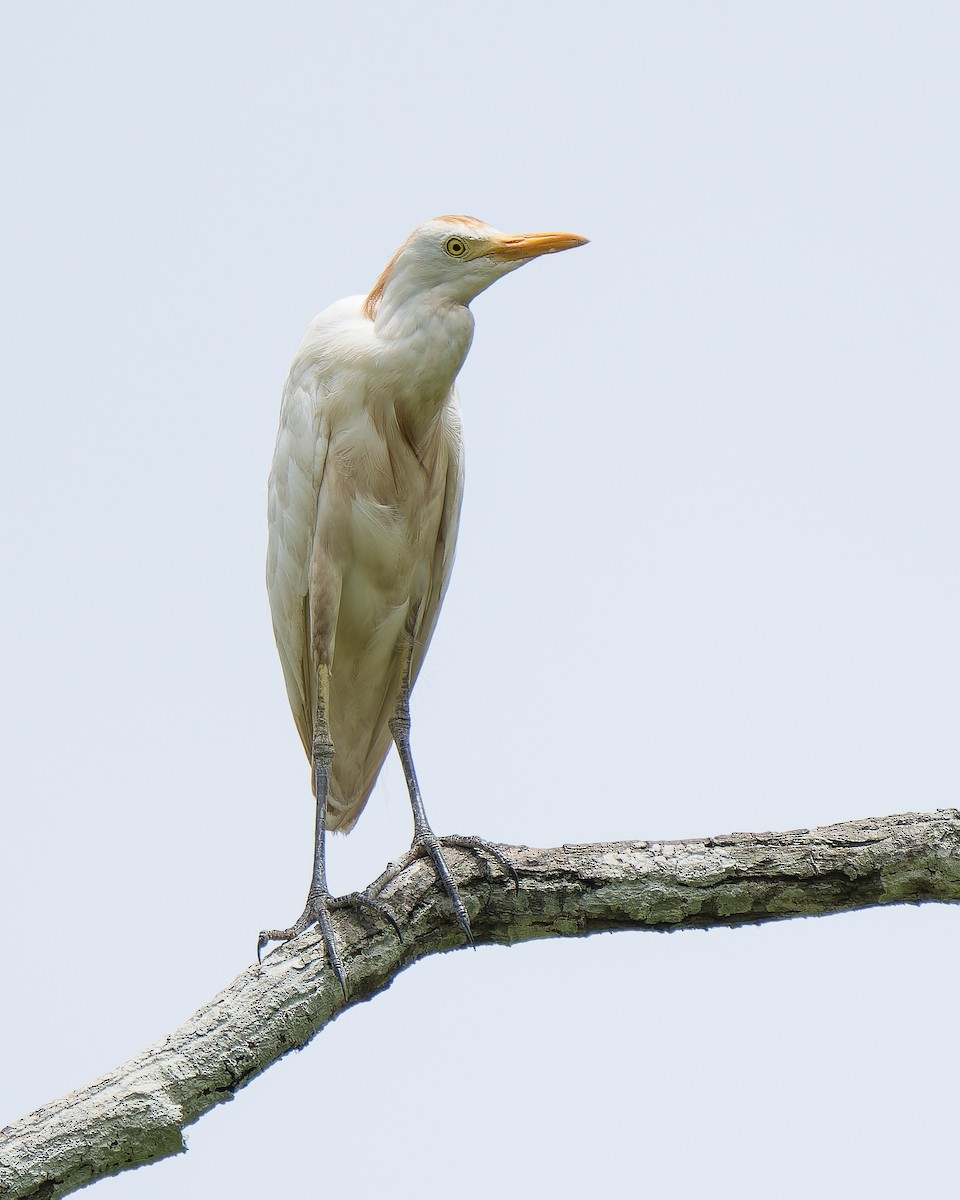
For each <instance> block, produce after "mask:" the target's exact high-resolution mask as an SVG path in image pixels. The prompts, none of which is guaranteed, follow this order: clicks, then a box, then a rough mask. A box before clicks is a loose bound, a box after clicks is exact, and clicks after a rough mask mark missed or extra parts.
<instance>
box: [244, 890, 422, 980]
mask: <svg viewBox="0 0 960 1200" xmlns="http://www.w3.org/2000/svg"><path fill="white" fill-rule="evenodd" d="M344 908H355V909H358V910H359V911H360V912H361V913H364V912H370V913H374V914H375V915H376V916H377V917H379V918H380V919H381V920H383V921H386V922H387V923H388V924H389V925H391V926H392V927H393V931H394V933H395V934H396V935H397V939H398V940H399V941H401V942H402V941H403V934H402V933H401V932H400V926H399V925H398V924H397V922H396V920H395V918H394V916H393V913H391V912H390V910H389V908H387V906H386V905H385V904H384V903H383V901H381V900H377V899H375V898H374V897H373V896H371V895H369V894H368V892H351V893H350V894H349V895H347V896H331V895H330V893H329V892H326V891H317V892H314V891H311V893H310V895H309V896H308V897H307V903H306V906H305V907H304V910H303V912H302V913H301V914H300V916H299V917H298V918H297V919H296V921H294V923H293V924H292V925H291V926H290V928H289V929H264V930H262V932H261V933H260V936H259V937H258V938H257V962H261V961H262V956H263V950H264V947H265V946H267V945H268V944H269V943H270V942H289V941H290V940H291V939H292V938H295V937H299V936H300V934H301V933H304V932H305V931H306V930H308V929H309V928H310V926H311V925H316V926H317V927H318V928H319V930H320V935H321V937H322V938H323V945H324V949H325V950H326V952H327V960H328V961H329V963H330V966H331V967H332V968H333V973H334V974H335V975H336V977H337V981H338V982H339V984H340V990H341V991H342V992H343V998H344V1000H346V999H347V980H346V975H345V974H344V970H343V960H342V959H341V957H340V951H339V949H338V948H337V940H336V938H335V937H334V933H333V925H332V923H331V921H330V914H331V913H332V912H337V911H339V910H340V909H344Z"/></svg>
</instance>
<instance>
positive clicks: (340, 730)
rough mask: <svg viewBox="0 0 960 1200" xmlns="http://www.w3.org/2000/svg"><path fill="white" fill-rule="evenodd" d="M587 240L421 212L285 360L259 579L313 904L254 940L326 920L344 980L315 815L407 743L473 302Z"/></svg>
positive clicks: (343, 817) (438, 562)
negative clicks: (376, 272)
mask: <svg viewBox="0 0 960 1200" xmlns="http://www.w3.org/2000/svg"><path fill="white" fill-rule="evenodd" d="M585 240H586V239H584V238H581V237H578V236H576V235H573V234H529V235H521V236H518V237H508V236H506V235H504V234H501V233H499V232H498V231H497V230H495V229H492V228H491V227H490V226H488V225H485V224H484V223H483V222H481V221H477V220H475V219H474V218H470V217H440V218H438V219H436V220H434V221H429V222H427V223H426V224H424V225H421V226H419V228H417V229H416V230H414V232H413V233H412V234H411V235H410V237H409V238H408V239H407V241H406V242H405V243H404V245H403V246H402V247H401V248H400V249H399V250H398V251H397V253H396V254H395V255H394V257H393V259H392V260H391V262H390V264H389V265H388V266H387V268H386V270H385V271H384V272H383V274H382V275H381V277H380V279H379V280H378V281H377V283H376V285H375V286H374V288H373V290H372V291H371V292H370V293H369V294H368V295H367V296H354V297H351V298H349V299H347V300H341V301H339V302H338V303H336V304H334V305H332V306H331V307H330V308H328V309H326V310H325V311H324V312H322V313H321V314H320V315H319V316H318V317H316V318H315V320H314V321H313V322H312V324H311V325H310V327H309V329H308V330H307V333H306V336H305V337H304V339H303V342H302V343H301V345H300V348H299V350H298V351H297V355H296V358H295V359H294V362H293V366H292V367H291V369H290V374H289V376H288V378H287V382H286V386H285V388H284V392H283V401H282V407H281V412H280V429H279V432H278V435H277V444H276V450H275V452H274V457H273V466H272V469H271V472H270V480H269V485H268V525H269V544H268V553H267V589H268V593H269V597H270V609H271V613H272V616H273V626H274V632H275V634H276V639H277V647H278V649H279V652H280V660H281V663H282V665H283V673H284V679H285V681H286V686H287V695H288V696H289V699H290V705H291V708H292V709H293V715H294V720H295V721H296V724H297V729H298V730H299V732H300V737H301V739H302V741H303V746H304V749H305V751H306V753H307V757H308V758H310V759H311V761H312V765H313V769H314V771H313V774H314V790H315V791H316V792H317V804H318V821H317V847H316V859H315V866H314V879H313V883H312V885H311V892H310V896H309V897H308V901H307V907H306V908H305V910H304V913H303V915H302V916H301V918H300V920H299V921H298V922H297V923H296V924H295V925H294V926H291V928H290V929H289V930H279V931H277V930H273V931H268V932H267V933H265V934H263V935H261V945H262V944H263V943H264V942H265V940H268V939H270V938H273V937H289V936H293V935H294V934H295V933H299V932H301V931H302V929H303V928H306V927H307V926H308V925H309V924H312V923H313V922H315V921H320V924H321V927H322V928H323V930H324V936H325V940H326V941H327V949H328V952H329V953H330V957H331V960H332V961H333V963H334V966H335V967H336V968H337V971H338V975H339V976H340V978H341V983H343V975H342V969H341V968H340V967H339V963H338V960H337V957H336V951H335V947H334V946H333V943H332V939H331V938H330V936H329V935H328V922H327V920H326V910H327V908H329V906H330V898H329V895H328V893H327V889H326V879H325V868H324V856H323V832H324V829H325V828H327V827H329V828H330V829H339V830H342V831H344V832H346V831H348V830H349V829H350V828H351V827H352V826H353V824H354V823H355V822H356V820H357V818H358V816H359V815H360V812H361V811H362V809H363V807H364V805H365V804H366V801H367V799H368V797H369V795H370V792H371V790H372V788H373V786H374V784H375V783H376V779H377V775H378V774H379V772H380V768H381V766H382V764H383V760H384V758H385V756H386V753H387V750H388V749H389V746H390V741H391V736H393V737H395V738H396V739H397V741H398V746H399V747H400V750H401V758H403V757H404V746H403V745H401V741H403V740H404V739H405V738H406V730H407V728H408V725H409V720H408V713H407V709H406V701H407V698H408V695H409V689H410V687H412V685H413V682H414V681H415V679H416V677H417V674H418V672H419V670H420V667H421V665H422V663H423V658H424V655H425V653H426V650H427V646H428V645H429V642H430V638H431V636H432V634H433V631H434V627H435V626H436V621H437V616H438V614H439V611H440V605H441V603H442V601H443V596H444V593H445V591H446V588H447V584H448V582H449V579H450V570H451V567H452V565H453V556H454V547H455V543H456V536H457V525H458V522H459V515H460V502H461V498H462V495H463V444H462V437H461V424H460V411H459V405H458V400H457V393H456V389H455V386H454V380H455V379H456V376H457V373H458V371H459V370H460V368H461V366H462V365H463V362H464V359H465V358H466V355H467V351H468V350H469V348H470V342H471V339H472V337H473V316H472V314H471V313H470V310H469V308H468V307H467V305H468V304H469V302H470V301H471V300H472V299H473V298H474V297H475V296H476V295H478V294H479V293H480V292H481V291H483V290H484V288H486V287H488V286H489V285H490V284H491V283H493V282H494V281H495V280H496V279H498V278H499V277H500V276H501V275H504V274H506V273H507V272H509V271H511V270H514V269H515V268H517V267H519V266H521V265H522V264H523V263H524V262H526V261H528V260H529V259H530V258H533V257H536V256H538V255H540V254H545V253H550V252H553V251H558V250H564V249H569V248H571V247H573V246H577V245H581V244H582V243H583V242H584V241H585ZM398 705H399V709H398ZM398 720H399V722H400V725H401V726H403V730H402V732H401V733H398V725H397V722H398ZM328 743H332V748H331V747H330V746H329V745H328ZM406 749H407V751H409V743H408V742H407V743H406ZM405 771H406V773H407V782H408V786H410V787H411V800H412V802H413V803H414V817H415V826H417V837H415V843H414V844H415V847H416V846H418V845H419V846H420V848H424V849H426V850H427V851H428V852H429V853H430V854H431V855H432V856H433V857H434V861H435V862H437V859H438V856H439V855H440V852H439V847H438V846H437V845H436V839H435V838H433V835H432V833H430V831H429V826H427V825H426V819H425V816H424V817H423V821H422V823H421V822H418V820H417V813H418V807H417V806H418V804H419V803H420V802H419V793H418V792H417V795H416V796H414V791H415V790H416V780H415V776H413V767H412V760H411V761H410V762H409V769H408V767H407V763H406V762H405ZM324 793H325V794H324ZM420 807H421V811H422V804H421V806H420ZM421 824H422V826H423V828H420V825H421ZM424 830H425V831H426V834H427V835H429V836H428V837H424V836H421V835H423V834H424ZM431 839H432V843H433V844H430V841H431ZM437 866H438V870H440V872H441V876H443V875H445V874H446V872H445V868H442V866H441V862H437ZM451 886H452V881H451ZM448 890H449V887H448ZM458 899H459V898H458V897H456V898H455V905H456V902H457V900H458ZM371 903H373V904H374V906H376V903H375V902H372V901H371ZM458 915H460V914H459V911H458ZM463 920H465V914H463V918H462V919H461V923H463ZM467 931H468V932H469V925H467Z"/></svg>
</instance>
